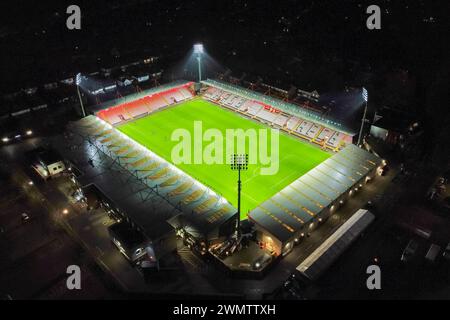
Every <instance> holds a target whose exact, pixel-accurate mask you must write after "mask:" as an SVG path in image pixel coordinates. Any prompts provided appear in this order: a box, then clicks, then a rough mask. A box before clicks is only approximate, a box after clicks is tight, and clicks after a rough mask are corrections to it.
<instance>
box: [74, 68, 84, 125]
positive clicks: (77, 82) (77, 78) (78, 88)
mask: <svg viewBox="0 0 450 320" xmlns="http://www.w3.org/2000/svg"><path fill="white" fill-rule="evenodd" d="M75 84H76V85H77V93H78V99H80V106H81V113H82V114H83V117H86V111H85V110H84V105H83V100H82V99H81V93H80V84H81V73H78V74H77V76H76V77H75Z"/></svg>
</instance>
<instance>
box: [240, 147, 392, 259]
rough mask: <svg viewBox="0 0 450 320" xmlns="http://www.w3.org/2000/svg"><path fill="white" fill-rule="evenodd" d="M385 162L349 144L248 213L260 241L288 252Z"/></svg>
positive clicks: (362, 186)
mask: <svg viewBox="0 0 450 320" xmlns="http://www.w3.org/2000/svg"><path fill="white" fill-rule="evenodd" d="M383 165H384V161H383V160H381V159H380V158H378V157H377V156H375V155H373V154H371V153H369V152H367V151H365V150H363V149H360V148H358V147H356V146H355V145H353V144H350V145H347V146H346V147H345V148H344V149H343V150H342V151H340V152H338V153H337V154H335V155H333V156H332V157H330V158H328V159H327V160H325V161H324V162H322V163H321V164H320V165H318V166H317V167H315V168H313V169H312V170H310V171H309V172H308V173H306V174H305V175H303V176H301V177H300V178H299V179H297V180H295V181H294V182H292V183H291V184H290V185H288V186H287V187H285V188H284V189H283V190H281V191H280V192H278V193H277V194H275V195H274V196H273V197H272V198H270V199H268V200H267V201H265V202H263V203H262V204H260V205H259V206H258V207H256V208H255V209H254V210H252V211H251V212H250V213H249V215H248V216H249V219H250V220H251V221H253V222H254V223H255V225H256V229H257V239H258V241H259V242H260V244H261V245H262V246H263V247H265V248H267V249H268V250H270V251H272V252H273V254H274V255H280V254H281V255H285V254H287V253H289V252H290V251H291V250H292V248H293V246H294V243H295V242H298V241H299V240H300V239H301V238H302V237H304V236H306V235H308V234H309V233H310V232H311V231H313V230H314V229H315V228H316V227H317V225H318V224H319V223H321V222H322V221H324V220H325V219H326V218H328V217H329V216H330V215H331V214H333V212H335V211H336V210H337V209H338V207H339V206H340V205H342V204H343V203H344V202H345V200H346V199H347V198H348V197H350V196H352V195H353V193H354V192H357V191H358V190H359V189H360V188H364V185H365V184H366V183H367V182H369V181H370V180H371V179H373V178H374V177H375V176H376V175H377V173H378V174H379V172H380V169H381V168H382V166H383Z"/></svg>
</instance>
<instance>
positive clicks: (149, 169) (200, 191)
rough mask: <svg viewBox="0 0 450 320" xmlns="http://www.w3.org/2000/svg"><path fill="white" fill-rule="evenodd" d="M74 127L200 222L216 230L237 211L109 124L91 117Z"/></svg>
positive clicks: (198, 223)
mask: <svg viewBox="0 0 450 320" xmlns="http://www.w3.org/2000/svg"><path fill="white" fill-rule="evenodd" d="M72 130H73V131H75V132H77V133H78V134H80V135H81V136H83V137H84V138H85V139H87V140H89V141H91V142H92V144H93V145H95V146H96V147H97V148H98V149H99V150H101V151H102V152H103V153H105V154H107V155H108V156H109V157H111V158H112V159H115V160H116V161H117V163H118V164H119V165H120V166H122V167H123V168H125V169H126V170H128V171H129V172H130V173H132V174H133V175H134V176H135V177H136V178H138V179H139V180H140V181H141V182H144V183H145V184H146V185H147V186H148V187H149V188H152V189H153V190H154V191H155V192H156V193H158V195H160V196H161V197H163V198H164V199H166V200H167V201H168V202H169V203H171V204H172V205H173V206H175V207H176V208H178V209H179V210H181V211H182V212H183V214H184V215H185V216H186V217H187V218H189V219H190V220H192V221H193V222H195V223H196V224H197V225H201V226H204V227H205V228H206V229H212V228H213V227H215V226H218V225H220V224H221V223H223V222H224V221H226V220H228V219H229V218H230V217H232V216H233V215H235V214H236V212H237V210H236V209H235V208H234V207H233V206H232V205H231V204H230V203H229V202H228V201H227V200H226V199H225V198H224V197H222V196H220V195H218V194H217V193H215V192H214V191H212V190H211V189H209V188H208V187H206V186H204V185H203V184H201V183H200V182H198V181H196V180H195V179H193V178H192V177H191V176H189V175H187V174H186V173H184V172H183V171H181V170H180V169H178V168H177V167H175V166H174V165H172V164H170V163H168V162H167V161H166V160H164V159H162V158H161V157H159V156H158V155H156V154H154V153H153V152H151V151H150V150H148V149H147V148H145V147H143V146H142V145H140V144H138V143H137V142H135V141H134V140H132V139H130V138H129V137H128V136H126V135H125V134H123V133H122V132H120V131H118V130H116V129H114V127H112V126H111V125H110V124H109V123H107V122H105V121H103V120H101V119H99V118H97V117H95V116H88V117H86V118H83V119H81V120H79V121H77V122H76V123H74V124H73V125H72Z"/></svg>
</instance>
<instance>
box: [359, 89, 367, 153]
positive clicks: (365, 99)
mask: <svg viewBox="0 0 450 320" xmlns="http://www.w3.org/2000/svg"><path fill="white" fill-rule="evenodd" d="M362 97H363V99H364V113H363V117H362V120H361V128H360V129H359V136H358V147H359V145H360V144H361V136H362V131H363V128H364V123H365V122H366V113H367V101H368V100H369V93H368V92H367V89H366V88H364V87H363V88H362Z"/></svg>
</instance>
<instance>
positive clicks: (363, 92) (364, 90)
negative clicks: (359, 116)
mask: <svg viewBox="0 0 450 320" xmlns="http://www.w3.org/2000/svg"><path fill="white" fill-rule="evenodd" d="M362 96H363V99H364V101H365V102H367V101H368V100H369V93H368V92H367V89H366V88H362Z"/></svg>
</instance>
